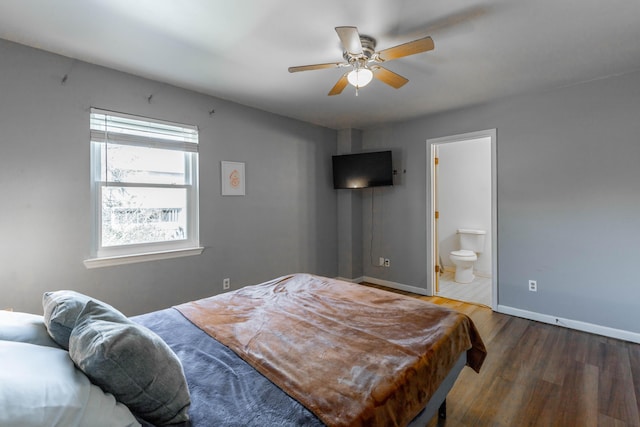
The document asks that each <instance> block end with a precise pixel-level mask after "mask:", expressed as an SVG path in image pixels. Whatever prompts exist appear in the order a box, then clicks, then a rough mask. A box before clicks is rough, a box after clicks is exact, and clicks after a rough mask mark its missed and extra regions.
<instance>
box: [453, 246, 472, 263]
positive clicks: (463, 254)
mask: <svg viewBox="0 0 640 427" xmlns="http://www.w3.org/2000/svg"><path fill="white" fill-rule="evenodd" d="M451 255H453V256H455V257H458V258H463V259H466V260H468V261H471V260H473V261H475V260H477V259H478V256H477V255H476V253H475V252H473V251H469V250H466V249H460V250H458V251H451Z"/></svg>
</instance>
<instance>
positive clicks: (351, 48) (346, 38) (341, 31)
mask: <svg viewBox="0 0 640 427" xmlns="http://www.w3.org/2000/svg"><path fill="white" fill-rule="evenodd" d="M336 33H338V37H340V41H341V42H342V46H343V47H344V50H346V51H347V52H349V53H350V54H352V55H360V54H362V43H361V42H360V34H359V33H358V29H357V28H356V27H336Z"/></svg>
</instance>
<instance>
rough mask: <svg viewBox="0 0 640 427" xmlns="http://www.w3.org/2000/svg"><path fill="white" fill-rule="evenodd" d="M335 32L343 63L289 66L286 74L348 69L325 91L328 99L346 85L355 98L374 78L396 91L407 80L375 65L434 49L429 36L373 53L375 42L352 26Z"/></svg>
mask: <svg viewBox="0 0 640 427" xmlns="http://www.w3.org/2000/svg"><path fill="white" fill-rule="evenodd" d="M336 32H337V33H338V37H339V38H340V41H341V42H342V47H343V48H344V52H343V54H342V56H343V57H344V59H345V61H343V62H329V63H325V64H313V65H301V66H297V67H289V72H290V73H296V72H299V71H308V70H321V69H324V68H351V70H350V71H348V72H346V73H344V74H343V75H342V77H340V79H339V80H338V82H337V83H336V84H335V86H334V87H333V88H332V89H331V91H330V92H329V96H332V95H339V94H340V93H342V91H343V90H344V88H345V87H346V86H347V84H349V83H350V84H351V85H353V86H355V88H356V95H358V89H359V88H361V87H364V86H366V85H368V84H369V82H371V80H372V79H373V78H374V77H375V78H376V79H378V80H380V81H381V82H383V83H386V84H388V85H389V86H391V87H394V88H396V89H398V88H400V87H402V86H404V85H405V84H406V83H407V82H408V81H409V80H408V79H406V78H404V77H402V76H401V75H400V74H396V73H394V72H393V71H390V70H388V69H386V68H384V67H382V66H381V65H378V64H381V63H384V62H386V61H391V60H393V59H398V58H403V57H405V56H409V55H415V54H416V53H422V52H427V51H429V50H432V49H433V48H434V44H433V40H432V39H431V37H423V38H421V39H417V40H414V41H411V42H408V43H404V44H401V45H398V46H394V47H390V48H388V49H384V50H381V51H379V52H376V50H375V48H376V39H374V38H373V37H369V36H365V35H361V34H360V33H358V29H357V28H356V27H336Z"/></svg>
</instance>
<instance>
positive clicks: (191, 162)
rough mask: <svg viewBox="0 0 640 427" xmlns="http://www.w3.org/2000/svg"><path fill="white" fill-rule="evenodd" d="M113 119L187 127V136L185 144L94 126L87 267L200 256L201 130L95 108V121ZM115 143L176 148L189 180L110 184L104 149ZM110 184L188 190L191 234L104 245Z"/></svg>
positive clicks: (112, 183)
mask: <svg viewBox="0 0 640 427" xmlns="http://www.w3.org/2000/svg"><path fill="white" fill-rule="evenodd" d="M96 117H107V118H109V117H112V118H114V119H116V120H117V119H118V118H125V119H133V120H137V121H140V122H142V123H149V124H153V123H157V124H160V125H170V126H177V127H180V128H183V129H184V130H185V136H184V139H183V140H182V141H177V140H175V139H173V138H163V137H161V136H160V137H158V136H157V135H148V134H147V135H144V134H130V133H126V132H118V129H115V128H112V129H111V130H110V129H109V126H108V125H107V124H106V123H107V121H105V125H104V126H100V125H96V124H95V123H94V124H90V135H91V137H90V144H91V149H90V164H91V200H92V203H91V205H92V206H91V218H92V221H91V258H89V259H86V260H84V264H85V266H86V267H87V268H95V267H105V266H110V265H120V264H131V263H136V262H143V261H152V260H159V259H168V258H176V257H183V256H190V255H199V254H201V253H202V251H203V250H204V248H203V247H201V246H200V243H199V224H198V222H199V214H198V212H199V206H198V198H199V197H198V128H197V126H193V125H185V124H179V123H172V122H168V121H165V120H156V119H150V118H147V117H140V116H134V115H130V114H125V113H119V112H113V111H106V110H100V109H97V108H91V114H90V122H91V118H93V119H94V120H95V118H96ZM110 141H112V142H114V143H117V144H119V145H131V146H142V147H148V148H161V149H173V150H177V151H181V152H183V153H184V157H185V171H186V177H185V178H186V179H185V183H184V184H179V185H178V184H147V183H122V182H117V183H114V182H111V183H110V182H106V181H103V180H102V174H101V167H102V165H101V150H103V149H106V148H105V147H108V143H109V142H110ZM109 185H116V186H118V187H123V186H124V187H132V188H140V187H144V188H149V187H156V188H184V189H186V190H187V217H186V221H187V227H186V228H187V235H186V238H185V239H180V240H173V241H163V242H154V243H143V244H130V245H121V246H103V245H102V190H103V188H105V187H107V186H109Z"/></svg>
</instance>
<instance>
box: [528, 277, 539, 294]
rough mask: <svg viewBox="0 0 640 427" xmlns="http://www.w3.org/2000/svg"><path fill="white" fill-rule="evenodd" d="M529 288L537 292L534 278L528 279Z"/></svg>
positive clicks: (536, 283)
mask: <svg viewBox="0 0 640 427" xmlns="http://www.w3.org/2000/svg"><path fill="white" fill-rule="evenodd" d="M529 290H530V291H531V292H538V282H536V281H535V280H529Z"/></svg>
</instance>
